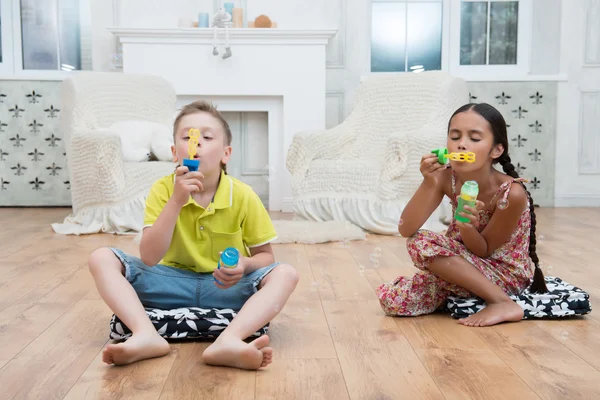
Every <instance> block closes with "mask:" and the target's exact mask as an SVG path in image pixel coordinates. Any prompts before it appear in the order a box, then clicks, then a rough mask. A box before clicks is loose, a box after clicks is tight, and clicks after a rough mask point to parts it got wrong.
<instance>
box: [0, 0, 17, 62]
mask: <svg viewBox="0 0 600 400" xmlns="http://www.w3.org/2000/svg"><path fill="white" fill-rule="evenodd" d="M0 10H1V13H0V18H2V62H0V74H12V73H13V72H14V54H13V40H12V38H13V35H14V32H13V27H12V15H13V14H12V0H0Z"/></svg>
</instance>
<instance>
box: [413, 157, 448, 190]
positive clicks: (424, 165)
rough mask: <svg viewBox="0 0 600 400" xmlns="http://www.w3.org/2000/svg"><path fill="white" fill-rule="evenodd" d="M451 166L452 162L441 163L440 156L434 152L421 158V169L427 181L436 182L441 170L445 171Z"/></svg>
mask: <svg viewBox="0 0 600 400" xmlns="http://www.w3.org/2000/svg"><path fill="white" fill-rule="evenodd" d="M449 166H450V164H440V163H439V162H438V157H437V156H436V155H435V154H433V153H429V154H425V155H424V156H423V157H422V158H421V167H420V168H419V170H420V171H421V175H423V179H424V180H425V181H426V182H430V183H432V184H436V183H437V181H438V178H439V176H440V174H441V171H444V170H445V169H446V168H448V167H449Z"/></svg>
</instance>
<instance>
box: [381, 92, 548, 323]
mask: <svg viewBox="0 0 600 400" xmlns="http://www.w3.org/2000/svg"><path fill="white" fill-rule="evenodd" d="M447 147H448V152H450V153H451V152H473V153H475V162H473V163H467V162H456V161H451V162H450V163H449V164H447V165H442V164H440V163H438V161H437V157H436V155H434V154H427V155H425V156H423V158H422V159H421V167H420V170H421V174H422V175H423V178H424V179H423V182H422V183H421V186H420V187H419V188H418V189H417V191H416V192H415V194H414V195H413V197H412V199H411V200H410V202H409V203H408V204H407V206H406V208H405V210H404V212H403V213H402V217H401V219H400V223H399V226H398V231H399V232H400V234H401V235H402V236H404V237H409V239H408V240H407V248H408V252H409V254H410V256H411V258H412V260H413V262H414V263H415V266H416V267H417V268H419V269H420V271H419V272H417V273H416V274H415V275H414V276H413V277H412V278H407V277H404V276H401V277H398V278H397V279H396V280H394V281H393V282H390V283H386V284H383V285H381V286H380V287H379V288H378V289H377V295H378V297H379V300H380V302H381V306H382V307H383V309H384V310H385V312H386V313H387V314H388V315H405V316H415V315H421V314H427V313H432V312H434V311H435V310H436V309H437V308H438V307H440V306H441V305H442V303H443V302H444V300H445V299H446V298H447V296H448V295H450V294H454V295H456V296H460V297H469V296H472V294H474V295H476V296H479V297H481V298H483V299H484V300H485V301H486V303H487V306H486V308H484V309H483V310H481V311H479V312H478V313H476V314H474V315H471V316H469V317H468V318H464V319H461V320H460V322H461V323H462V324H464V325H469V326H489V325H494V324H498V323H500V322H504V321H519V320H520V319H522V318H523V310H522V309H521V307H520V306H519V305H517V304H516V303H514V302H513V301H512V300H511V299H510V297H509V296H508V295H509V294H519V293H521V291H523V290H524V289H525V288H527V287H528V286H529V285H530V284H531V285H532V287H531V289H532V291H533V292H544V291H546V290H547V289H546V285H545V282H544V275H543V274H542V271H541V269H540V267H539V260H538V257H537V255H536V253H535V244H536V239H535V213H534V210H533V201H532V199H531V195H530V194H529V192H528V191H527V189H526V188H525V186H524V185H523V179H521V178H519V176H518V175H517V172H516V171H515V167H514V166H513V165H512V163H511V160H510V157H509V155H508V138H507V134H506V122H505V121H504V118H503V117H502V115H501V114H500V113H499V112H498V110H496V109H495V108H494V107H492V106H490V105H489V104H485V103H480V104H467V105H465V106H462V107H461V108H459V109H458V110H456V112H455V113H454V114H453V115H452V117H451V118H450V122H449V124H448V140H447ZM496 163H500V165H501V166H502V169H503V170H504V174H503V173H501V172H499V171H498V170H496V169H495V168H493V167H492V165H493V164H496ZM469 180H473V181H477V183H478V185H479V196H478V200H477V206H476V208H471V207H465V210H466V212H464V213H462V215H463V216H464V217H465V218H468V219H469V222H466V223H464V222H458V221H456V220H453V221H452V223H451V224H450V226H449V228H448V230H447V231H446V234H445V235H442V234H438V233H434V232H430V231H424V230H419V231H417V230H418V229H419V228H420V227H421V226H422V225H423V223H424V222H425V221H426V220H427V219H428V218H429V216H430V215H431V213H432V212H433V211H434V210H435V209H436V208H437V207H438V205H439V204H440V202H441V201H442V199H443V196H444V195H446V196H448V197H449V198H450V200H451V202H452V208H453V210H456V206H457V195H458V194H459V193H460V189H461V187H462V184H463V183H464V182H466V181H469ZM515 183H516V184H515ZM531 261H533V267H532V265H531ZM532 278H533V283H531V282H532Z"/></svg>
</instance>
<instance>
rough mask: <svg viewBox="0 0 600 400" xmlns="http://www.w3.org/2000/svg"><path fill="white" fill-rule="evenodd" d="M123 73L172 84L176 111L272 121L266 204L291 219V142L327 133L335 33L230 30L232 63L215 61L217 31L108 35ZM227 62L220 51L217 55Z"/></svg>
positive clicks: (117, 30)
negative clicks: (189, 107) (195, 106)
mask: <svg viewBox="0 0 600 400" xmlns="http://www.w3.org/2000/svg"><path fill="white" fill-rule="evenodd" d="M111 32H113V33H114V34H115V35H117V36H118V37H119V38H120V41H121V43H122V44H123V72H125V73H143V74H152V75H159V76H162V77H164V78H165V79H167V80H169V81H170V82H171V83H172V84H173V86H174V87H175V90H176V92H177V96H178V105H183V104H185V103H188V102H190V101H193V100H196V99H205V100H209V101H212V102H214V103H215V104H216V105H217V106H218V108H219V110H221V111H237V112H266V113H267V114H268V117H267V118H268V124H267V125H268V165H269V174H270V176H269V193H268V204H269V209H270V210H272V211H286V212H289V211H293V207H292V188H291V183H290V179H291V177H290V175H289V173H288V171H287V170H286V168H285V156H286V153H287V149H288V147H289V145H290V144H291V142H292V138H293V136H294V134H296V133H298V132H302V131H312V130H321V129H325V92H326V87H325V74H326V65H325V50H326V45H327V42H328V40H329V39H330V38H331V37H332V36H333V35H334V34H335V33H336V31H335V30H285V29H231V30H230V39H231V50H232V53H233V55H232V57H231V58H227V59H223V58H222V57H221V56H214V55H213V54H212V50H213V46H212V37H213V31H212V29H201V28H200V29H127V28H115V29H111ZM220 50H221V51H220V53H221V54H222V49H220Z"/></svg>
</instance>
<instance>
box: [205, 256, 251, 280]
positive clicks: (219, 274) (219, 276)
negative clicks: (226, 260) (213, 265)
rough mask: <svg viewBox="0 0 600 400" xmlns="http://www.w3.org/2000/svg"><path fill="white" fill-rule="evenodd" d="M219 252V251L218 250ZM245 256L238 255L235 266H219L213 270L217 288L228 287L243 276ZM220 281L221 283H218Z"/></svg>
mask: <svg viewBox="0 0 600 400" xmlns="http://www.w3.org/2000/svg"><path fill="white" fill-rule="evenodd" d="M219 254H221V252H219ZM245 263H246V257H240V259H239V261H238V265H237V266H236V267H235V268H224V267H221V268H219V269H216V270H215V271H214V272H213V276H214V277H215V279H216V280H217V281H218V282H215V286H216V287H218V288H219V289H228V288H230V287H232V286H234V285H235V284H237V283H238V282H239V281H240V279H242V277H243V276H244V271H245ZM219 282H220V283H222V285H221V284H219Z"/></svg>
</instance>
